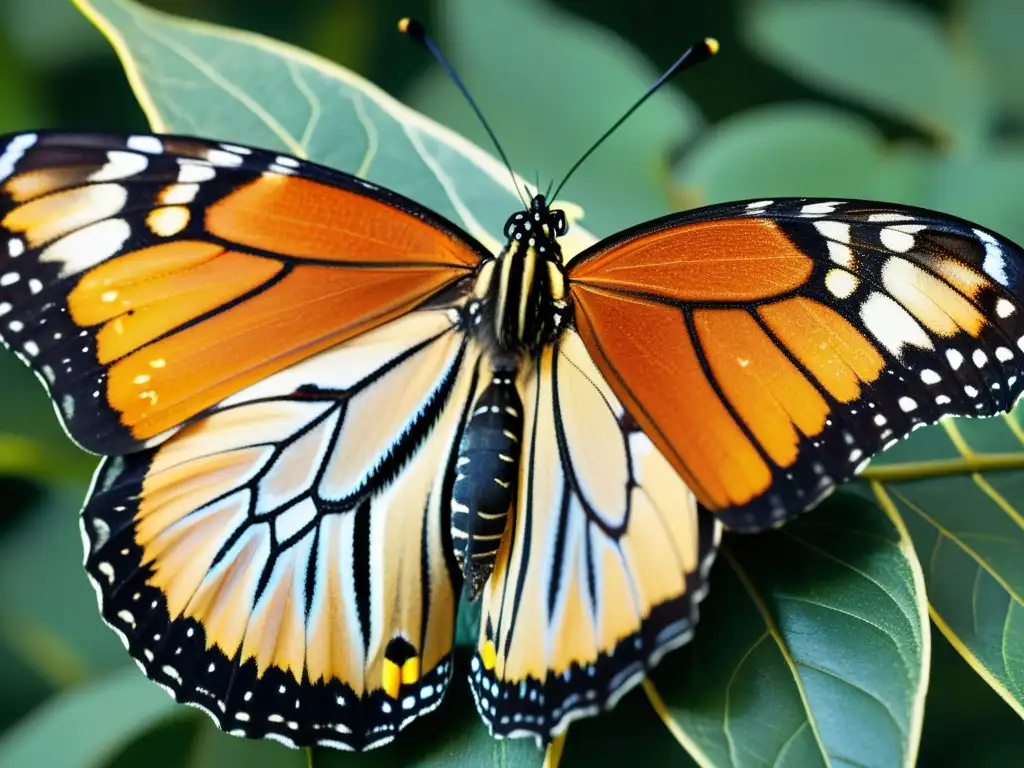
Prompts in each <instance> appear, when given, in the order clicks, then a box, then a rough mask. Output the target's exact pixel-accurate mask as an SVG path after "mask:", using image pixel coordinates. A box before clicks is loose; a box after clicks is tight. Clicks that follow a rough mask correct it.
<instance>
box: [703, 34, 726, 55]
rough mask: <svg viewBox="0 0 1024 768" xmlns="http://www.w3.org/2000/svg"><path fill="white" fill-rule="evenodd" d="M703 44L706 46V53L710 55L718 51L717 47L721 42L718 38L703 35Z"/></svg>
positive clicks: (719, 46)
mask: <svg viewBox="0 0 1024 768" xmlns="http://www.w3.org/2000/svg"><path fill="white" fill-rule="evenodd" d="M704 45H705V46H706V47H707V49H708V53H710V54H711V55H712V56H714V55H715V54H716V53H718V49H719V48H721V47H722V45H721V43H719V42H718V40H716V39H715V38H713V37H705V38H704Z"/></svg>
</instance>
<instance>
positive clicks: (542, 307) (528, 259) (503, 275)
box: [472, 195, 566, 359]
mask: <svg viewBox="0 0 1024 768" xmlns="http://www.w3.org/2000/svg"><path fill="white" fill-rule="evenodd" d="M565 232H566V221H565V214H564V213H563V212H562V211H560V210H552V209H550V208H548V206H547V203H546V201H545V200H544V196H543V195H537V196H536V197H534V198H533V201H532V203H531V204H530V210H528V211H521V212H519V213H515V214H513V215H512V216H510V217H509V219H508V221H507V222H506V224H505V236H506V237H508V243H507V244H506V246H505V248H504V249H503V250H502V252H501V254H500V255H499V256H498V257H497V258H496V259H493V260H489V261H486V262H484V263H483V264H482V265H481V267H480V271H479V275H478V277H477V281H476V285H475V287H474V292H475V294H476V296H477V298H478V299H479V302H478V304H477V305H476V306H475V307H474V308H472V311H473V315H474V317H473V319H472V324H473V332H474V334H475V335H476V336H477V338H478V339H479V340H480V341H481V343H482V344H483V346H484V347H485V349H488V351H489V352H491V353H492V356H495V357H498V358H512V359H517V358H519V357H520V356H521V355H524V354H525V355H527V356H530V355H532V354H534V353H536V352H537V350H538V349H540V347H541V346H543V345H544V344H546V343H548V342H550V341H551V340H552V339H553V338H554V336H555V333H556V332H557V330H558V327H559V324H560V323H561V319H562V315H563V313H564V311H565V307H566V302H565V297H566V290H565V282H566V281H565V271H564V268H563V267H562V251H561V248H560V247H559V245H558V242H557V238H559V237H561V236H562V235H563V234H565Z"/></svg>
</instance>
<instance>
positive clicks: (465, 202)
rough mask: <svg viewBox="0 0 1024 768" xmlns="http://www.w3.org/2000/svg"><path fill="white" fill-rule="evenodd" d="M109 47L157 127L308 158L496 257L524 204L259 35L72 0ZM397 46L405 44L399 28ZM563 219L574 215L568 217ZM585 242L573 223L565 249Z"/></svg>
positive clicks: (132, 7) (455, 146)
mask: <svg viewBox="0 0 1024 768" xmlns="http://www.w3.org/2000/svg"><path fill="white" fill-rule="evenodd" d="M74 2H75V4H76V5H77V6H78V7H79V8H80V9H81V10H82V11H83V12H84V13H85V14H86V15H87V16H89V17H90V18H91V19H92V20H93V21H94V22H95V24H96V25H97V26H98V27H99V28H100V30H101V31H102V32H103V33H104V34H105V35H106V36H107V38H108V39H109V40H110V41H111V43H112V44H113V45H114V48H115V50H116V51H117V52H118V54H119V55H120V57H121V60H122V62H123V63H124V65H125V70H126V72H127V73H128V78H129V81H130V83H131V85H132V88H133V90H134V91H135V95H136V97H137V98H138V99H139V102H140V104H141V105H142V107H143V109H144V110H145V112H146V115H147V117H148V118H149V121H150V124H151V125H152V127H153V128H154V129H155V130H158V131H161V132H165V133H186V134H191V135H197V136H202V137H205V138H212V139H220V140H223V141H232V142H235V143H242V144H251V145H253V146H258V147H264V148H269V149H276V150H279V151H282V152H287V153H290V154H293V155H295V156H298V157H302V158H309V159H311V160H315V161H317V162H320V163H324V164H326V165H329V166H331V167H333V168H337V169H340V170H343V171H347V172H349V173H355V174H357V175H359V176H362V177H363V178H366V179H368V180H370V181H373V182H375V183H378V184H381V185H383V186H385V187H388V188H389V189H392V190H394V191H396V192H400V193H402V194H404V195H407V196H408V197H411V198H412V199H414V200H416V201H417V202H419V203H421V204H423V205H425V206H427V207H428V208H431V209H433V210H434V211H436V212H438V213H439V214H441V215H442V216H446V217H448V218H449V219H451V220H452V221H454V222H455V223H456V224H458V225H460V226H461V227H463V229H465V230H466V231H467V232H469V233H470V234H471V235H473V236H474V237H477V238H478V239H480V241H481V242H482V243H484V245H485V246H488V247H489V248H491V249H492V250H497V248H498V247H499V246H500V240H499V237H500V234H501V231H502V227H503V226H504V224H505V221H506V219H507V218H508V216H509V214H510V213H512V212H513V211H514V210H516V209H517V208H518V207H519V205H520V203H519V200H518V198H517V196H516V194H515V192H514V191H513V189H512V185H511V180H510V178H509V176H508V172H507V171H506V170H505V169H504V168H503V167H502V166H501V164H500V163H498V162H497V161H495V160H494V158H492V157H491V156H490V155H488V154H487V153H486V152H483V151H482V150H480V149H478V148H477V147H476V146H474V145H473V144H471V143H469V142H468V141H466V140H465V139H463V138H462V137H461V136H459V135H457V134H455V133H453V132H452V131H450V130H448V129H447V128H444V127H443V126H440V125H438V124H437V123H434V122H433V121H431V120H429V119H427V118H425V117H423V116H422V115H420V114H419V113H417V112H414V111H412V110H411V109H409V108H408V107H406V106H404V105H403V104H401V103H400V102H398V101H396V100H395V99H393V98H391V97H390V96H388V95H387V94H386V93H384V92H383V91H381V90H380V89H379V88H377V87H376V86H374V85H373V84H371V83H369V82H367V81H366V80H363V79H362V78H360V77H359V76H358V75H355V74H354V73H352V72H349V71H348V70H345V69H342V68H341V67H338V66H336V65H334V64H331V63H330V62H328V61H326V60H324V59H321V58H318V57H316V56H313V55H312V54H310V53H307V52H305V51H303V50H301V49H299V48H294V47H292V46H288V45H285V44H283V43H280V42H277V41H275V40H271V39H270V38H266V37H262V36H260V35H255V34H250V33H246V32H241V31H238V30H233V29H228V28H226V27H218V26H215V25H211V24H204V23H200V22H195V21H189V20H185V19H180V18H178V17H175V16H170V15H168V14H164V13H159V12H157V11H153V10H150V9H147V8H144V7H143V6H141V5H137V4H135V3H133V2H130V0H74ZM395 37H396V40H395V44H396V45H403V44H404V45H410V44H411V43H409V41H407V40H403V39H402V38H401V37H400V36H399V35H398V33H397V31H396V33H395ZM570 218H571V216H570ZM591 241H592V237H591V236H590V235H589V234H588V233H587V232H586V231H585V230H584V229H583V228H582V227H579V226H576V227H573V230H572V232H571V233H570V237H569V238H568V240H567V242H565V244H564V245H563V248H565V250H567V252H568V253H575V252H577V251H578V250H579V249H580V248H581V247H582V246H583V245H585V244H587V243H589V242H591Z"/></svg>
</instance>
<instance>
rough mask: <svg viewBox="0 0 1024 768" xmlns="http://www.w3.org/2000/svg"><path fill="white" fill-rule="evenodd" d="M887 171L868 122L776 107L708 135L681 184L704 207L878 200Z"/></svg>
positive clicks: (692, 153) (813, 109)
mask: <svg viewBox="0 0 1024 768" xmlns="http://www.w3.org/2000/svg"><path fill="white" fill-rule="evenodd" d="M885 164H886V156H885V143H884V140H883V137H882V136H881V134H880V133H879V132H878V130H877V129H875V127H874V126H873V125H871V123H869V122H868V121H866V120H863V119H861V118H858V117H856V116H855V115H851V114H849V113H846V112H842V111H840V110H838V109H835V108H833V107H827V106H822V105H819V104H813V103H806V104H773V105H771V106H767V107H760V108H757V109H751V110H747V111H746V112H741V113H740V114H738V115H737V116H735V117H733V118H730V119H728V120H725V121H724V122H722V123H719V124H718V125H716V126H715V129H714V130H712V131H709V132H707V133H706V134H704V135H703V136H702V137H701V139H700V140H699V141H698V142H696V143H695V144H694V146H693V147H692V148H691V149H690V150H689V151H688V152H687V154H686V156H685V158H684V159H683V161H682V162H681V163H680V164H679V165H678V167H677V168H676V173H675V178H676V183H677V184H678V185H679V186H680V187H682V188H683V190H685V191H686V194H690V195H693V196H695V201H696V200H699V202H700V204H702V205H703V204H711V203H725V202H730V201H733V200H743V199H748V198H754V197H756V198H762V199H772V198H776V197H853V198H868V199H873V198H877V197H878V196H879V193H880V192H881V191H882V190H881V189H880V187H881V184H880V182H881V180H882V174H883V169H884V166H885Z"/></svg>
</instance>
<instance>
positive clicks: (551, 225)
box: [505, 195, 569, 253]
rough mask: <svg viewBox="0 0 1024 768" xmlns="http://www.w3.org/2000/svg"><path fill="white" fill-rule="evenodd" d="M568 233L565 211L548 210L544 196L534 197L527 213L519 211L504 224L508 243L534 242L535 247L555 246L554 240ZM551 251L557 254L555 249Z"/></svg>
mask: <svg viewBox="0 0 1024 768" xmlns="http://www.w3.org/2000/svg"><path fill="white" fill-rule="evenodd" d="M568 231H569V223H568V222H567V221H566V219H565V211H561V210H559V209H557V208H549V207H548V201H547V200H545V199H544V195H534V196H533V200H531V201H530V209H529V210H528V211H520V212H518V213H514V214H512V215H511V216H509V217H508V221H507V222H505V236H506V237H507V238H508V239H509V241H510V242H511V241H515V240H518V241H524V242H527V243H528V242H530V240H533V241H534V244H536V245H538V246H539V245H549V246H555V240H556V239H558V238H559V237H561V236H562V235H564V234H565V233H566V232H568ZM552 250H554V252H556V253H557V252H558V249H557V247H554V248H553V249H552Z"/></svg>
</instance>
